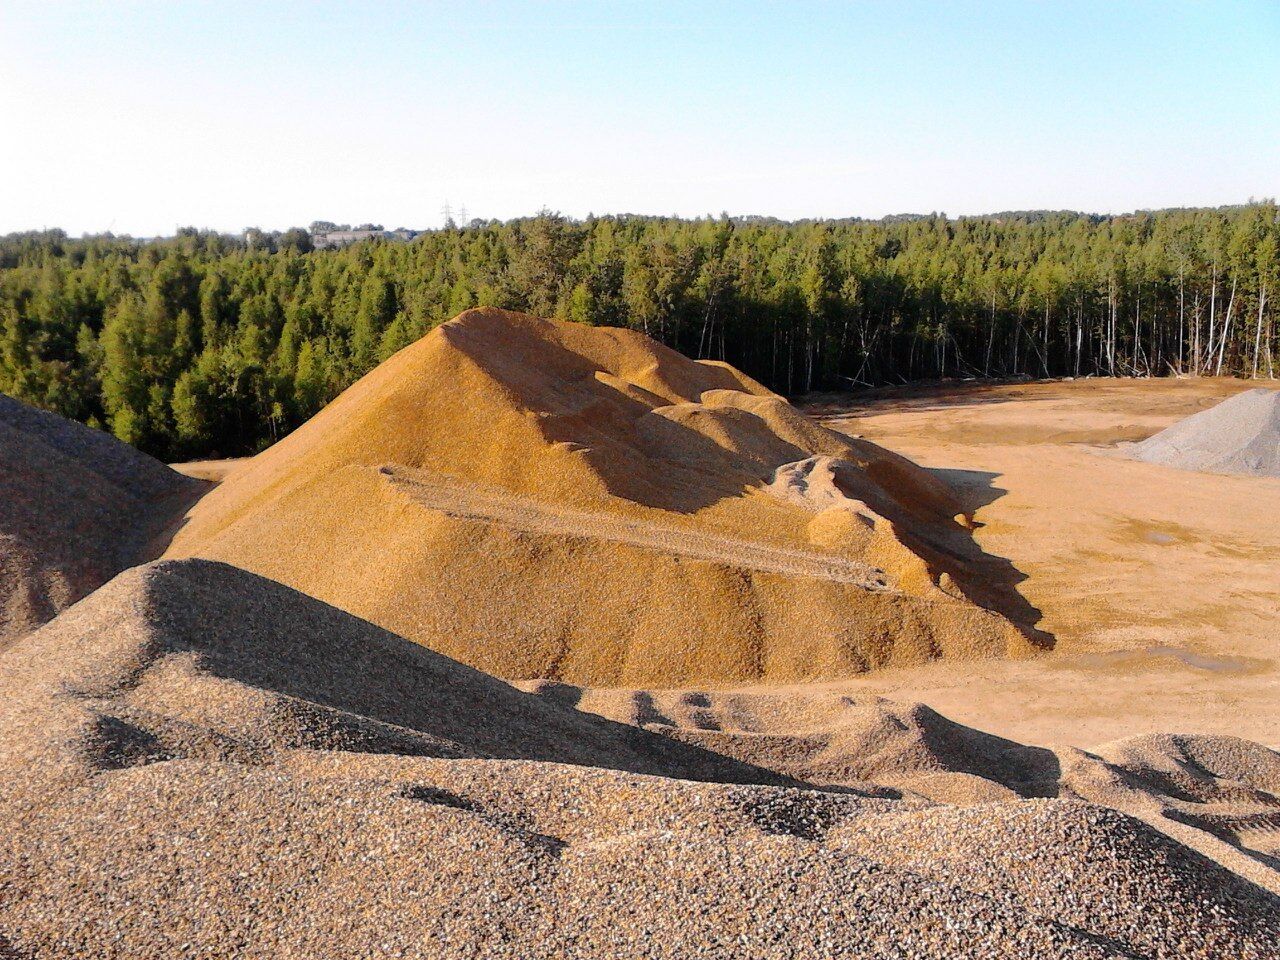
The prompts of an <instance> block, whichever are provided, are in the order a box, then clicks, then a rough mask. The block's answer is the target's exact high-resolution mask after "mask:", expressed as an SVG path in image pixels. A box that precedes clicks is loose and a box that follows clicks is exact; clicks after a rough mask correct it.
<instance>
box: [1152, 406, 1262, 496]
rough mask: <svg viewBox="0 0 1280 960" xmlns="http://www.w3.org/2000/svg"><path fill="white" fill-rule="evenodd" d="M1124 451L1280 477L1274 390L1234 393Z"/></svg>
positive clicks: (1193, 466) (1168, 462) (1185, 466)
mask: <svg viewBox="0 0 1280 960" xmlns="http://www.w3.org/2000/svg"><path fill="white" fill-rule="evenodd" d="M1130 452H1131V454H1132V455H1133V456H1134V457H1136V458H1137V459H1139V460H1145V461H1147V462H1148V463H1159V464H1163V465H1164V466H1167V467H1177V468H1178V469H1180V470H1204V471H1207V472H1209V473H1240V474H1246V475H1248V476H1254V477H1280V392H1278V391H1275V390H1267V389H1263V388H1258V389H1256V390H1246V391H1245V392H1244V393H1238V394H1236V395H1235V396H1234V397H1230V398H1229V399H1227V400H1223V401H1222V402H1221V403H1219V404H1217V405H1216V406H1213V407H1210V408H1209V409H1208V410H1205V411H1202V412H1201V413H1197V414H1193V415H1192V416H1190V417H1187V418H1186V419H1185V420H1179V421H1178V422H1177V423H1175V424H1174V425H1173V426H1171V427H1167V428H1165V429H1164V430H1161V431H1160V432H1159V433H1157V434H1156V435H1155V436H1154V437H1151V438H1150V439H1147V440H1143V441H1142V442H1141V443H1136V444H1134V445H1133V446H1132V447H1131V448H1130Z"/></svg>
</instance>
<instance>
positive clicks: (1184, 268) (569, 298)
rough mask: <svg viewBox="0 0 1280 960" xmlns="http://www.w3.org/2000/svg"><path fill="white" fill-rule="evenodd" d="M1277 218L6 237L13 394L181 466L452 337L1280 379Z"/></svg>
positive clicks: (544, 217)
mask: <svg viewBox="0 0 1280 960" xmlns="http://www.w3.org/2000/svg"><path fill="white" fill-rule="evenodd" d="M1278 246H1280V210H1278V209H1277V206H1276V204H1275V202H1274V201H1266V202H1254V203H1250V204H1248V205H1242V206H1237V207H1227V208H1220V209H1185V210H1165V211H1156V212H1142V213H1136V214H1130V215H1125V216H1114V217H1113V216H1094V215H1087V214H1079V213H1065V212H1030V213H1027V212H1022V213H1009V214H996V215H991V216H983V217H971V218H970V217H966V218H960V219H949V218H947V217H945V216H943V215H932V216H911V217H894V218H888V219H885V220H876V221H868V220H840V221H819V222H810V221H805V222H798V223H784V222H780V221H775V220H769V219H765V218H730V217H728V216H721V217H719V218H712V217H708V218H704V219H696V220H685V219H676V218H656V217H639V216H610V217H592V218H589V219H587V220H583V221H577V220H571V219H567V218H565V217H562V216H559V215H557V214H553V213H549V212H543V213H540V214H539V215H537V216H535V217H530V218H525V219H520V220H513V221H509V222H505V223H499V222H496V221H494V222H482V221H478V220H473V221H471V223H470V224H468V225H466V226H463V227H459V226H455V225H453V224H450V225H449V226H447V227H446V228H444V229H440V230H435V231H430V232H427V233H424V234H421V235H419V236H417V237H416V238H414V239H412V240H409V241H393V240H381V239H375V240H366V241H362V242H360V243H356V244H353V245H351V246H348V247H345V248H342V249H333V250H315V249H312V242H311V234H310V232H309V231H308V230H306V229H295V230H290V231H287V232H284V233H278V234H269V233H263V232H262V231H258V230H247V231H245V233H244V234H243V235H241V236H238V237H235V236H228V235H223V234H218V233H213V232H208V231H200V230H196V229H185V230H182V231H180V232H179V233H178V235H177V236H175V237H172V238H165V239H160V240H149V241H140V240H134V239H130V238H128V237H114V236H110V235H103V236H92V237H85V238H83V239H71V238H69V237H67V236H66V235H65V234H64V233H62V232H61V231H46V232H39V233H24V234H11V235H9V236H6V237H4V238H0V392H4V393H8V394H10V395H12V396H15V397H17V398H19V399H21V400H24V401H27V402H29V403H32V404H35V405H37V406H40V407H44V408H46V409H49V410H53V411H55V412H57V413H60V414H62V415H64V416H67V417H72V418H74V419H77V420H80V421H83V422H85V423H89V424H91V425H94V426H99V427H101V428H103V429H107V430H110V431H111V432H112V433H114V434H115V435H116V436H117V437H119V438H120V439H122V440H125V441H127V442H128V443H131V444H134V445H135V446H137V447H139V448H141V449H143V450H146V451H148V452H149V453H152V454H154V455H156V456H159V457H162V458H167V459H171V460H172V459H179V458H196V457H205V456H209V457H212V456H234V455H240V454H246V453H252V452H255V451H257V450H260V449H262V448H263V447H265V446H267V445H269V444H270V443H272V442H273V441H275V440H276V439H278V438H279V437H281V436H283V435H284V434H286V433H287V432H288V431H290V430H291V429H293V428H295V427H297V426H298V425H299V424H301V423H302V422H303V421H305V420H306V419H307V418H308V417H310V416H312V415H313V414H314V413H316V411H318V410H319V409H320V408H321V407H323V406H324V405H325V404H326V403H327V402H328V401H329V400H331V399H332V398H333V397H334V396H336V395H337V394H338V393H339V392H340V391H341V390H342V389H344V388H345V387H346V386H348V385H349V384H350V383H352V382H353V381H354V380H356V379H357V378H358V377H360V376H361V375H362V374H363V373H365V372H366V371H368V370H369V369H370V368H372V367H373V366H375V365H376V364H377V363H379V362H380V361H382V360H384V359H385V358H387V357H388V356H390V355H391V354H392V353H394V352H395V351H397V350H399V349H400V348H402V347H404V346H406V345H407V344H409V343H412V342H413V341H414V340H416V339H418V338H419V337H421V336H422V335H423V334H425V333H426V332H427V331H429V330H430V329H431V328H432V327H434V326H436V325H437V324H439V323H441V322H443V321H445V320H447V319H449V318H450V317H453V316H455V315H456V314H458V313H459V312H461V311H462V310H465V309H467V308H469V307H474V306H500V307H507V308H512V309H517V310H524V311H528V312H531V313H534V314H539V315H542V316H549V317H560V318H565V319H569V320H575V321H579V322H582V323H589V324H597V325H610V326H625V327H631V328H633V329H636V330H641V331H644V332H645V333H647V334H649V335H650V336H652V337H655V338H657V339H658V340H661V341H662V342H664V343H666V344H669V345H671V346H673V347H675V348H677V349H679V350H681V351H682V352H684V353H686V354H688V355H689V356H692V357H699V358H704V357H709V358H715V359H721V360H727V361H728V362H730V363H732V364H734V365H736V366H738V367H740V368H741V369H743V370H744V371H746V372H747V373H749V374H751V375H752V376H754V377H756V378H757V379H759V380H761V381H763V382H764V383H766V384H768V385H769V386H770V387H772V388H773V389H775V390H777V391H779V392H781V393H784V394H787V395H791V396H794V395H799V394H803V393H806V392H808V391H811V390H819V389H850V388H855V389H856V388H862V387H866V386H874V385H880V384H886V383H899V382H903V381H910V380H918V379H927V378H978V377H1022V376H1025V377H1048V376H1090V375H1101V376H1168V375H1176V374H1186V375H1202V376H1203V375H1226V374H1231V375H1242V376H1259V377H1272V376H1274V375H1275V373H1276V366H1277V362H1278V361H1280V358H1278V357H1276V355H1275V354H1276V352H1277V350H1280V344H1278V343H1277V329H1276V328H1277V320H1276V309H1275V306H1274V303H1273V301H1274V300H1275V299H1276V298H1277V288H1280V255H1278V254H1277V248H1278Z"/></svg>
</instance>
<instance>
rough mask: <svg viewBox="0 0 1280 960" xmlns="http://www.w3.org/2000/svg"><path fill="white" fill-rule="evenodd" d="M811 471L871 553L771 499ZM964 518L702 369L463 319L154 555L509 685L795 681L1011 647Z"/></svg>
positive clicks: (728, 376) (534, 325)
mask: <svg viewBox="0 0 1280 960" xmlns="http://www.w3.org/2000/svg"><path fill="white" fill-rule="evenodd" d="M815 456H822V457H827V458H831V459H834V460H839V461H840V462H841V463H842V464H843V465H844V466H843V468H842V477H843V478H844V481H845V482H846V486H847V487H848V489H849V492H850V494H851V495H856V497H857V498H858V500H859V501H860V502H863V503H866V504H869V505H870V508H872V509H874V510H875V511H876V513H877V515H879V516H880V517H881V518H882V522H881V523H880V525H879V526H878V527H877V533H876V536H875V537H874V538H870V539H869V538H866V537H862V536H861V535H860V529H861V524H860V523H859V522H858V521H856V520H854V521H852V523H853V524H855V525H852V526H851V525H850V524H849V523H846V524H844V525H843V526H842V525H841V523H840V519H839V518H835V522H834V523H833V522H832V518H831V517H827V518H826V519H825V520H824V519H823V515H822V514H818V515H815V512H814V510H813V509H812V508H811V506H810V505H806V504H801V503H795V502H792V501H790V500H788V499H786V498H785V497H778V496H773V495H771V494H770V493H769V492H768V490H767V489H766V488H767V487H768V486H769V484H770V482H771V480H772V478H773V477H774V474H775V471H776V470H777V469H778V468H779V467H780V466H782V465H784V464H787V463H794V462H797V461H800V460H804V459H805V458H808V457H815ZM959 510H960V508H959V507H958V505H956V504H955V503H954V502H953V501H952V498H951V496H950V494H949V493H948V492H947V491H946V490H945V489H944V488H943V487H941V485H940V484H939V483H938V481H936V480H935V479H934V478H933V477H932V476H931V475H930V474H928V473H927V472H926V471H924V470H922V469H920V468H919V467H917V466H916V465H914V464H912V463H910V462H909V461H907V460H905V459H903V458H901V457H898V456H896V455H894V454H892V453H890V452H888V451H886V450H883V449H881V448H879V447H876V446H875V445H874V444H871V443H867V442H865V441H861V440H854V439H850V438H848V437H844V436H842V435H839V434H836V433H834V432H832V431H830V430H827V429H825V428H823V427H820V426H818V425H816V424H814V423H812V422H811V421H809V420H807V419H806V418H805V417H803V416H802V415H800V414H799V413H798V412H796V411H795V410H794V409H792V408H791V407H790V406H789V405H788V404H786V403H785V402H784V401H782V400H781V399H780V398H778V397H776V396H774V395H773V394H771V393H769V392H768V391H767V390H765V389H764V388H763V387H761V386H760V385H759V384H757V383H754V382H753V381H751V380H750V379H748V378H747V377H745V376H743V375H742V374H740V373H738V372H736V371H735V370H733V369H732V368H730V367H727V366H725V365H723V364H712V363H699V362H694V361H691V360H689V359H687V358H685V357H682V356H680V355H679V354H677V353H675V352H673V351H671V350H669V349H667V348H665V347H663V346H661V345H660V344H657V343H656V342H654V341H652V340H650V339H648V338H647V337H644V336H642V335H640V334H638V333H636V332H634V331H627V330H613V329H606V328H592V327H586V326H582V325H579V324H572V323H562V322H557V321H551V320H539V319H535V318H532V317H527V316H523V315H521V314H514V313H507V312H504V311H500V310H473V311H468V312H466V313H464V314H462V315H461V316H459V317H458V318H456V319H454V320H452V321H450V322H449V323H446V324H444V325H442V326H441V327H439V328H437V329H436V330H434V331H433V332H432V333H431V334H429V335H428V336H427V337H425V338H423V339H422V340H421V341H419V342H418V343H416V344H413V345H412V346H410V347H408V348H406V349H405V350H403V351H401V352H400V353H398V354H396V355H395V356H394V357H392V358H391V359H389V360H388V361H386V362H385V363H384V364H382V365H381V366H379V367H378V368H377V369H376V370H374V371H372V372H371V373H369V374H368V375H367V376H366V377H364V378H363V379H361V380H360V381H359V382H358V383H356V384H354V385H353V386H352V387H351V388H350V389H349V390H347V391H346V392H345V393H344V394H343V395H342V396H340V397H339V398H337V399H336V400H335V401H334V402H333V403H332V404H330V405H329V406H328V407H327V408H326V409H325V410H324V411H322V412H321V413H320V414H319V415H317V416H316V417H315V418H313V419H312V420H311V421H310V422H309V423H307V424H306V425H305V426H303V427H302V428H301V429H299V430H298V431H296V432H295V433H294V434H292V435H291V436H289V437H287V438H286V439H284V440H283V441H281V442H280V443H279V444H277V445H276V446H274V447H272V448H271V449H270V450H268V451H266V452H264V453H263V454H261V455H259V456H258V457H256V458H254V460H253V461H252V462H250V463H248V464H247V465H245V466H244V467H242V468H240V469H238V470H236V471H235V472H234V473H232V474H231V475H230V476H228V477H227V479H226V480H225V481H224V482H223V483H222V484H221V485H220V486H219V487H218V488H217V489H216V490H214V491H213V492H212V493H210V494H209V495H208V496H207V497H206V498H205V499H204V500H202V501H201V502H200V504H199V505H198V506H197V507H196V509H195V510H194V511H193V512H192V515H191V517H190V522H189V523H188V524H186V525H185V526H184V527H183V529H182V530H181V531H180V532H179V533H178V535H177V537H176V538H175V540H174V542H173V544H172V545H171V548H170V550H169V552H168V556H171V557H186V556H200V557H206V558H209V559H215V560H222V561H225V562H228V563H232V564H234V565H236V566H239V567H242V568H244V569H248V570H253V571H254V572H257V573H260V574H262V575H263V576H267V577H271V578H272V579H274V580H278V581H280V582H282V583H287V584H289V585H290V586H293V587H295V588H297V589H299V590H301V591H303V592H304V593H307V594H309V595H311V596H314V597H318V598H320V599H322V600H324V601H326V602H328V603H332V604H334V605H335V606H338V607H340V608H342V609H344V610H347V611H349V612H351V613H354V614H356V615H358V616H361V617H364V618H366V619H368V620H371V621H373V622H375V623H378V624H380V625H381V626H384V627H386V628H387V629H389V630H392V631H394V632H395V633H397V634H399V635H401V636H405V637H408V638H409V639H411V640H415V641H417V642H419V643H422V644H424V645H425V646H428V647H430V648H431V649H434V650H437V651H439V652H441V653H444V654H446V655H448V656H450V657H452V658H454V659H457V660H461V661H463V662H466V663H469V664H471V665H472V666H476V667H478V668H480V669H482V670H484V671H486V672H488V673H491V674H495V675H498V676H503V677H506V678H509V679H533V678H551V679H557V680H564V681H568V682H574V683H585V684H591V685H623V684H625V685H695V684H699V683H724V682H731V681H756V680H762V681H770V682H772V681H790V680H803V679H813V678H829V677H835V676H848V675H851V674H855V673H859V672H862V671H865V670H867V669H871V668H875V667H880V666H886V665H895V664H906V663H915V662H920V661H922V660H927V659H933V658H937V657H955V658H964V657H973V656H991V655H1004V654H1006V653H1010V652H1012V653H1022V652H1026V651H1028V650H1030V649H1031V643H1030V641H1029V640H1028V639H1027V637H1026V636H1024V635H1023V633H1022V632H1021V631H1020V630H1018V629H1017V628H1015V627H1014V626H1013V625H1012V624H1011V623H1010V622H1009V621H1008V620H1007V619H1005V617H1004V616H1002V615H1000V614H999V613H997V612H993V609H998V604H993V603H988V602H987V601H986V600H985V598H984V597H982V596H979V595H978V593H977V592H974V590H973V589H970V587H971V586H972V585H973V584H975V583H976V582H977V581H978V580H980V579H981V576H980V575H979V574H978V573H977V572H975V570H971V567H972V565H973V562H975V561H976V559H977V558H978V557H979V556H980V551H978V549H977V547H976V546H975V545H974V543H973V540H972V537H971V535H970V532H969V530H968V529H967V528H966V527H965V526H963V525H962V524H961V523H960V522H957V520H956V519H955V518H956V515H957V513H958V512H959ZM836 512H837V513H842V514H847V515H848V516H850V517H851V516H852V514H850V513H849V511H843V510H837V511H836ZM828 513H830V511H828ZM967 585H968V586H967Z"/></svg>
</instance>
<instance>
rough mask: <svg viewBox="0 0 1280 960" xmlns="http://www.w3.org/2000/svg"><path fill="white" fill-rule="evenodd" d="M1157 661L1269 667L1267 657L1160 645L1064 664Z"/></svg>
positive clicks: (1213, 668) (1228, 668)
mask: <svg viewBox="0 0 1280 960" xmlns="http://www.w3.org/2000/svg"><path fill="white" fill-rule="evenodd" d="M1153 660H1176V661H1177V662H1178V663H1181V664H1182V665H1183V666H1187V667H1191V668H1192V669H1194V670H1207V671H1209V672H1211V673H1256V672H1257V671H1259V670H1263V669H1265V668H1266V667H1267V666H1269V664H1268V662H1267V661H1265V660H1259V659H1256V658H1254V657H1217V656H1213V655H1211V654H1206V653H1197V652H1196V651H1194V650H1188V649H1187V648H1186V647H1171V646H1165V645H1161V646H1156V647H1147V648H1146V649H1143V650H1112V651H1108V652H1106V653H1082V654H1079V655H1078V656H1075V657H1071V658H1070V659H1069V660H1066V659H1064V661H1063V666H1080V667H1090V668H1094V669H1108V668H1116V667H1119V668H1125V667H1130V668H1132V667H1137V666H1150V665H1151V661H1153Z"/></svg>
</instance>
